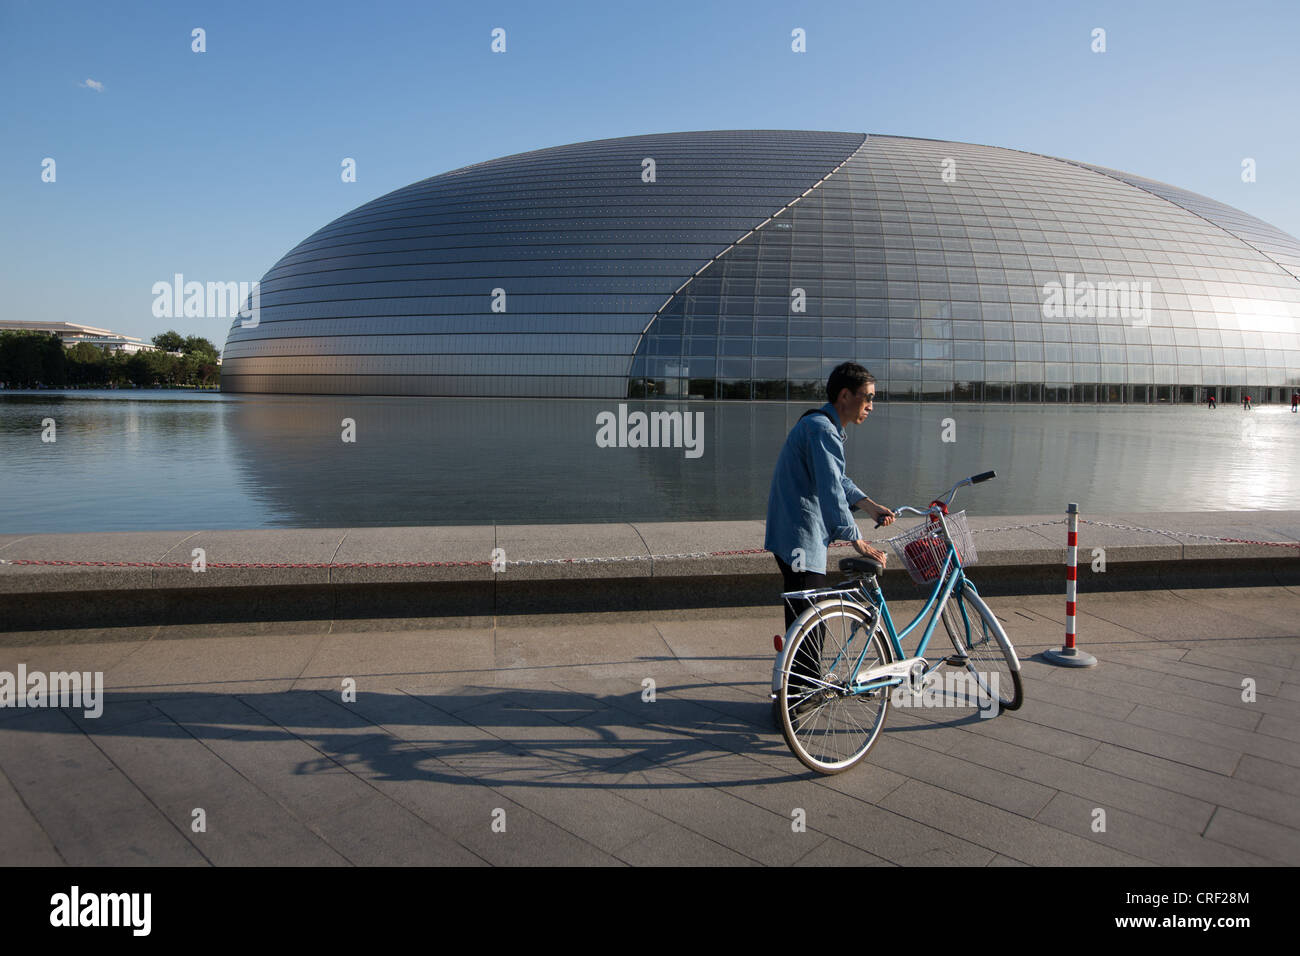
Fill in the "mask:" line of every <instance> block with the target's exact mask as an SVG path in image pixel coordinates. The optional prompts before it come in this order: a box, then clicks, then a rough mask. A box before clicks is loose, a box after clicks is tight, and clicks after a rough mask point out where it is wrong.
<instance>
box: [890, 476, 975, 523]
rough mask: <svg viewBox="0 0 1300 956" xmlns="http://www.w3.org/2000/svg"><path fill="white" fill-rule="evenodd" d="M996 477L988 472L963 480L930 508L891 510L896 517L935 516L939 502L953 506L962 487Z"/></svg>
mask: <svg viewBox="0 0 1300 956" xmlns="http://www.w3.org/2000/svg"><path fill="white" fill-rule="evenodd" d="M996 477H997V472H994V471H986V472H982V473H981V474H978V475H972V476H971V477H970V478H963V479H962V480H961V481H959V482H957V484H955V485H953V486H952V487H951V488H949V489H948V493H947V494H946V495H944V496H942V497H940V498H935V499H934V504H932V505H930V507H928V508H913V507H911V506H910V505H900V506H899V507H897V508H891V509H890V510H891V511H893V512H894V514H895V515H901V514H903V513H904V512H907V511H910V512H911V513H912V514H914V515H921V516H925V515H929V514H935V513H936V512H938V511H939V502H943V507H945V508H946V507H948V505H950V504H952V499H953V498H955V497H956V495H957V489H958V488H960V487H961V486H962V485H978V484H979V483H980V482H983V481H988V480H989V479H990V478H996ZM880 526H881V522H879V521H877V522H876V527H877V528H879V527H880Z"/></svg>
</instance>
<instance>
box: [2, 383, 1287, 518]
mask: <svg viewBox="0 0 1300 956" xmlns="http://www.w3.org/2000/svg"><path fill="white" fill-rule="evenodd" d="M619 404H620V403H619V402H617V401H607V400H574V401H569V400H558V399H464V398H388V397H376V398H357V397H330V396H279V395H277V396H269V395H267V396H263V395H232V394H226V395H222V394H211V393H208V394H202V393H200V394H194V393H185V392H174V391H79V392H77V391H74V392H0V532H10V533H12V532H22V533H32V532H58V531H128V530H163V529H199V528H269V527H285V526H288V527H362V526H393V525H448V524H479V523H490V522H498V523H502V524H525V523H553V522H610V521H683V520H701V519H718V520H733V519H746V518H762V517H763V516H764V515H765V513H766V505H767V493H768V484H769V482H770V480H771V476H772V469H773V466H774V464H775V462H776V456H777V453H778V452H779V451H780V447H781V444H782V442H783V441H784V440H785V436H786V433H787V432H788V431H789V429H790V427H791V426H792V425H793V424H794V422H795V420H796V419H797V418H798V417H799V414H800V413H801V412H803V411H804V410H805V409H807V408H810V407H812V404H811V403H792V404H780V403H777V404H770V403H752V404H736V403H729V402H728V403H713V402H703V403H690V404H682V405H676V404H666V403H643V402H627V403H625V404H626V405H627V406H628V409H629V411H635V410H638V409H644V410H652V411H665V410H676V409H680V410H683V411H688V412H690V413H703V453H702V454H701V455H700V456H699V457H698V458H692V457H688V456H687V454H686V449H685V448H680V447H679V448H601V447H598V446H597V443H596V434H597V431H598V427H597V415H598V414H599V413H601V412H604V411H610V412H614V413H615V414H617V411H618V406H619ZM47 418H51V419H53V420H54V422H55V426H56V432H55V435H56V439H57V440H56V441H54V442H43V441H42V440H41V434H42V421H43V420H44V419H47ZM347 418H350V419H353V420H354V421H355V423H356V425H355V433H356V441H355V442H351V443H345V442H344V441H342V440H341V435H342V432H343V427H342V424H341V423H342V421H343V419H347ZM948 418H951V419H952V425H953V429H952V431H953V437H954V438H955V439H956V440H955V441H952V442H945V441H943V440H942V438H943V431H944V420H945V419H948ZM848 434H849V439H848V443H847V453H848V464H849V474H850V476H851V477H852V478H853V479H854V480H855V481H856V482H857V483H858V484H859V485H860V486H861V487H862V489H863V490H864V491H866V492H867V494H868V495H870V496H871V497H872V498H874V499H876V500H877V501H879V502H881V503H883V504H887V505H889V506H896V505H899V504H915V505H923V504H925V503H926V502H927V501H928V500H929V499H930V498H931V497H933V495H934V494H936V493H937V492H939V491H941V490H943V489H945V488H946V487H947V486H949V485H951V484H952V482H953V481H955V480H956V479H957V478H960V477H963V476H966V475H970V474H974V473H976V472H979V471H984V470H987V469H990V468H992V469H995V470H996V471H997V472H998V480H996V481H992V482H988V483H987V484H983V485H980V486H978V487H976V488H974V489H967V490H965V491H964V492H963V493H962V496H961V497H960V498H959V505H964V506H965V507H967V508H969V510H970V511H971V513H972V514H985V515H995V514H1037V513H1049V514H1056V513H1060V512H1062V511H1063V510H1064V508H1065V504H1066V502H1068V501H1077V502H1079V505H1080V507H1081V509H1082V510H1083V512H1084V514H1085V515H1086V514H1088V513H1092V514H1099V513H1120V512H1126V511H1215V510H1237V509H1295V508H1300V414H1292V413H1291V412H1290V410H1289V408H1288V407H1287V406H1265V407H1262V408H1258V409H1256V410H1254V411H1252V412H1249V413H1246V412H1243V411H1242V410H1241V408H1240V407H1239V406H1231V405H1229V406H1224V407H1221V408H1219V409H1217V410H1215V411H1212V412H1211V411H1209V410H1207V409H1205V408H1203V407H1163V408H1162V407H1150V406H1144V407H1133V406H1127V407H1126V406H1112V407H1105V406H1103V407H1095V406H1008V405H951V406H949V405H915V404H894V405H882V406H880V407H879V408H877V409H876V410H875V411H874V412H872V414H871V415H870V416H869V417H868V419H867V421H866V423H865V424H863V425H860V426H856V427H851V428H849V430H848Z"/></svg>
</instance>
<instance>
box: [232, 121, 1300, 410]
mask: <svg viewBox="0 0 1300 956" xmlns="http://www.w3.org/2000/svg"><path fill="white" fill-rule="evenodd" d="M848 359H852V360H855V361H858V362H859V363H861V364H863V365H865V366H867V367H868V368H869V369H871V371H872V372H873V373H874V374H875V375H876V377H877V379H878V391H879V392H880V393H882V395H883V396H885V397H888V398H890V399H894V400H898V399H920V400H933V401H1008V402H1060V401H1075V402H1197V401H1203V400H1204V399H1205V398H1206V396H1207V394H1215V395H1216V397H1217V398H1218V399H1219V400H1220V401H1232V400H1236V399H1237V398H1238V397H1239V394H1240V393H1241V392H1242V391H1243V390H1244V391H1247V392H1249V393H1250V394H1252V396H1253V397H1254V398H1255V399H1256V400H1257V401H1259V400H1265V401H1267V400H1274V401H1277V400H1282V399H1283V398H1284V397H1286V398H1289V394H1290V391H1291V390H1292V389H1293V388H1294V387H1296V386H1300V242H1297V240H1296V239H1295V238H1293V237H1291V236H1289V235H1287V234H1285V233H1283V232H1281V231H1279V230H1278V229H1276V228H1274V227H1272V226H1270V225H1268V224H1267V223H1265V222H1262V221H1261V220H1259V219H1256V218H1255V217H1253V216H1249V215H1247V214H1245V213H1243V212H1240V211H1239V210H1236V209H1233V208H1231V207H1229V206H1226V205H1224V204H1222V203H1219V202H1216V201H1214V200H1211V199H1207V198H1205V197H1203V196H1199V195H1196V194H1194V193H1190V192H1187V191H1185V190H1182V189H1178V188H1176V187H1173V186H1168V185H1165V184H1163V183H1158V182H1154V181H1152V180H1148V179H1143V178H1142V177H1139V176H1134V175H1130V174H1128V173H1122V172H1118V171H1116V170H1112V169H1106V168H1103V167H1098V166H1090V165H1087V164H1084V163H1077V162H1071V161H1069V160H1062V159H1054V158H1051V157H1047V156H1040V155H1036V154H1033V153H1024V152H1018V151H1014V150H1008V149H1000V148H997V147H990V146H976V145H969V144H964V143H949V142H942V141H936V140H924V139H908V138H903V137H896V136H865V135H863V134H860V133H832V132H799V131H782V130H747V131H718V132H693V133H670V134H662V135H651V136H632V137H625V138H621V139H610V140H599V141H595V142H589V143H578V144H574V145H570V146H561V147H557V148H554V149H544V150H538V151H536V152H529V153H521V154H519V155H515V156H508V157H505V158H502V159H495V160H490V161H488V162H483V163H478V164H475V165H473V166H467V167H465V168H463V169H458V170H455V171H453V172H449V173H444V174H443V175H440V176H435V177H433V178H431V179H426V180H423V181H421V182H418V183H414V184H412V185H410V186H407V187H405V188H403V189H399V190H397V191H395V192H392V193H389V194H388V195H386V196H382V197H380V198H378V199H376V200H374V201H372V202H369V203H366V204H365V205H363V206H361V207H359V208H357V209H355V210H353V211H352V212H349V213H347V214H346V215H344V216H342V217H340V218H339V219H337V220H335V221H334V222H332V223H330V224H329V225H327V226H325V227H324V228H322V229H321V230H319V231H318V232H316V233H315V234H313V235H311V236H309V237H308V238H307V239H305V240H303V242H301V243H300V244H299V245H298V246H297V247H295V248H294V249H293V250H292V251H290V252H289V253H288V254H287V255H286V256H284V258H283V259H281V260H280V261H279V262H278V263H276V265H275V266H274V267H273V268H272V269H271V270H270V271H269V272H268V273H267V274H266V276H265V277H264V278H263V280H262V283H261V289H260V314H259V318H258V323H257V324H256V326H254V327H247V328H246V327H244V325H243V323H241V322H240V321H238V320H236V321H235V323H234V324H233V326H232V328H231V330H230V334H229V337H228V339H227V342H226V348H225V352H224V366H223V374H222V387H223V388H224V389H225V390H227V391H234V392H291V393H326V394H375V395H380V394H382V395H450V396H457V395H464V396H520V397H528V396H536V397H559V398H586V397H591V398H669V399H676V400H680V399H689V398H701V399H739V400H753V399H760V400H761V399H767V400H776V401H787V400H809V399H813V400H818V399H821V397H822V395H823V388H824V383H825V381H826V377H827V375H828V373H829V370H830V369H831V368H832V367H834V366H835V365H837V364H838V363H840V362H842V361H845V360H848Z"/></svg>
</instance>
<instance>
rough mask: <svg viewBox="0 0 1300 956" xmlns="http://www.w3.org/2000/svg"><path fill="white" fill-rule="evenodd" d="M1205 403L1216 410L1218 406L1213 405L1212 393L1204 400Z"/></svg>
mask: <svg viewBox="0 0 1300 956" xmlns="http://www.w3.org/2000/svg"><path fill="white" fill-rule="evenodd" d="M1206 402H1207V403H1209V406H1210V407H1211V408H1218V406H1217V405H1215V404H1214V393H1213V392H1211V393H1210V397H1209V398H1207V399H1206Z"/></svg>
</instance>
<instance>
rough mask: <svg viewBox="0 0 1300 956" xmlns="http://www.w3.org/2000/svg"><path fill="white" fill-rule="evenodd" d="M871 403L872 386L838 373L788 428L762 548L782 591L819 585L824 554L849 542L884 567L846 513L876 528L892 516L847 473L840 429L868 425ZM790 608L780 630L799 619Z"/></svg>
mask: <svg viewBox="0 0 1300 956" xmlns="http://www.w3.org/2000/svg"><path fill="white" fill-rule="evenodd" d="M875 397H876V379H875V377H874V376H873V375H872V374H871V373H870V372H868V371H867V370H866V369H865V368H863V367H862V366H861V365H856V364H854V363H853V362H844V363H843V364H841V365H837V366H836V367H835V369H834V370H833V371H832V372H831V375H830V378H829V379H828V380H827V382H826V398H827V402H826V404H825V405H823V406H822V407H821V408H820V409H817V410H816V411H810V412H807V413H805V414H804V416H803V417H801V418H800V419H799V421H798V422H796V423H795V426H794V428H792V429H791V430H790V434H789V436H788V437H787V438H786V440H785V446H784V447H783V448H782V449H781V454H780V456H779V457H778V458H777V462H776V470H775V472H774V473H773V475H772V488H771V491H770V493H769V494H768V499H767V535H766V537H765V539H764V541H763V547H764V548H765V549H766V550H768V551H771V552H772V554H773V555H774V556H775V557H776V563H777V566H778V567H779V568H780V569H781V577H782V579H783V580H784V590H785V591H801V590H807V589H809V588H815V587H822V586H824V585H825V584H826V551H827V547H828V546H829V544H830V543H831V542H832V541H852V542H853V547H854V548H855V549H856V550H857V552H858V553H859V554H861V555H862V556H863V557H866V558H871V559H874V560H876V561H879V562H880V564H881V566H882V567H883V566H884V564H885V560H886V556H885V552H883V551H880V550H877V549H876V548H873V547H872V546H871V545H869V544H867V542H866V541H864V540H863V539H862V536H861V534H860V533H859V531H858V526H857V523H856V521H855V520H854V517H853V511H861V512H864V513H865V514H867V515H869V516H870V517H871V518H872V519H874V520H875V521H876V522H878V523H879V524H892V523H893V521H894V513H893V512H892V511H890V510H889V509H888V508H885V507H882V506H881V505H878V504H876V503H875V502H874V501H872V500H871V499H870V498H868V497H867V495H866V493H865V492H863V491H862V489H860V488H859V487H858V486H857V485H855V484H854V483H853V482H852V481H851V480H850V479H849V476H848V474H847V473H846V470H847V469H846V465H845V461H844V440H845V438H846V437H847V433H846V432H845V427H846V426H848V425H860V424H862V423H863V422H865V421H866V420H867V415H868V414H869V413H870V411H871V408H872V404H873V402H874V400H875ZM798 610H799V609H796V608H794V607H791V606H790V605H789V603H787V605H786V609H785V626H786V629H787V630H789V628H790V625H791V624H793V623H794V620H795V618H796V617H797V616H798Z"/></svg>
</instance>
